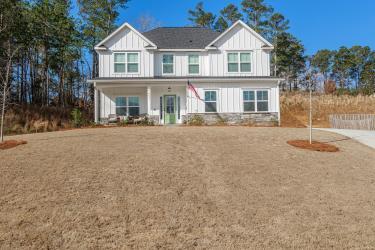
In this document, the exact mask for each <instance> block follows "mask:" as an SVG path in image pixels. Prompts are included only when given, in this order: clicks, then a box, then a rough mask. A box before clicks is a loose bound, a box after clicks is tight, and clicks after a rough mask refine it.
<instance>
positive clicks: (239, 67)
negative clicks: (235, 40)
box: [227, 52, 251, 73]
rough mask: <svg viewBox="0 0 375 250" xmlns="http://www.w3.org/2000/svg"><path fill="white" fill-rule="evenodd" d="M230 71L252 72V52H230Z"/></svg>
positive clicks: (228, 59)
mask: <svg viewBox="0 0 375 250" xmlns="http://www.w3.org/2000/svg"><path fill="white" fill-rule="evenodd" d="M227 61H228V72H229V73H249V72H251V53H250V52H230V53H228V58H227Z"/></svg>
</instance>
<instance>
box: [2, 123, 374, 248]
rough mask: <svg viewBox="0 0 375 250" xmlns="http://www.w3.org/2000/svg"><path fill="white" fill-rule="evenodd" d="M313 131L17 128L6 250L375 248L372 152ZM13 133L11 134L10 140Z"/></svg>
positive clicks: (9, 171)
mask: <svg viewBox="0 0 375 250" xmlns="http://www.w3.org/2000/svg"><path fill="white" fill-rule="evenodd" d="M307 132H308V131H307V129H289V128H247V127H191V128H190V127H141V128H111V129H85V130H72V131H64V132H52V133H43V134H36V135H23V136H15V137H12V139H23V140H27V141H28V144H26V145H20V146H18V147H16V148H12V149H8V150H3V151H0V172H1V175H0V249H16V248H21V249H22V248H23V249H30V248H32V249H60V248H64V249H67V248H70V249H103V248H125V249H126V248H152V249H156V248H164V249H165V248H167V249H178V248H181V249H186V248H187V249H189V248H190V249H191V248H199V249H201V248H216V249H217V248H220V249H244V248H257V249H261V248H268V249H275V248H309V249H318V248H337V249H342V248H357V249H364V248H368V249H370V248H372V247H374V246H375V151H374V150H373V149H370V148H368V147H366V146H363V145H361V144H359V143H357V142H355V141H352V140H348V139H346V138H344V137H342V136H339V135H335V134H330V133H327V132H315V135H316V136H315V138H314V139H315V140H319V141H323V142H329V143H330V144H333V145H335V146H338V147H339V148H340V151H339V152H336V153H324V152H314V151H309V150H303V149H297V148H294V147H292V146H290V145H288V144H287V143H286V141H288V140H293V139H307V137H308V133H307ZM8 139H9V138H8Z"/></svg>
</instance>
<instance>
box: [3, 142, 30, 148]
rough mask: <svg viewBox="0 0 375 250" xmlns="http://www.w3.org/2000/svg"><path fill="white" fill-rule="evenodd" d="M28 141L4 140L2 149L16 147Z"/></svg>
mask: <svg viewBox="0 0 375 250" xmlns="http://www.w3.org/2000/svg"><path fill="white" fill-rule="evenodd" d="M26 143H27V141H24V140H19V141H16V140H8V141H3V142H0V150H5V149H10V148H14V147H17V146H18V145H22V144H26Z"/></svg>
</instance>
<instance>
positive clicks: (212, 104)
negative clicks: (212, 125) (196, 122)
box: [204, 90, 217, 112]
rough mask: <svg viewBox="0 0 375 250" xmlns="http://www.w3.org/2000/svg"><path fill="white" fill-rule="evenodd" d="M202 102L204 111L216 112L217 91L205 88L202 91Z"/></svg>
mask: <svg viewBox="0 0 375 250" xmlns="http://www.w3.org/2000/svg"><path fill="white" fill-rule="evenodd" d="M204 103H205V107H204V111H205V112H217V91H215V90H206V91H205V92H204Z"/></svg>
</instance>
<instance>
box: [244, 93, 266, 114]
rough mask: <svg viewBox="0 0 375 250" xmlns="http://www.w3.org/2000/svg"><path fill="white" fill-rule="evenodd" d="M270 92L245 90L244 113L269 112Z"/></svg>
mask: <svg viewBox="0 0 375 250" xmlns="http://www.w3.org/2000/svg"><path fill="white" fill-rule="evenodd" d="M268 103H269V102H268V90H244V91H243V111H244V112H268V106H269V105H268Z"/></svg>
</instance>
